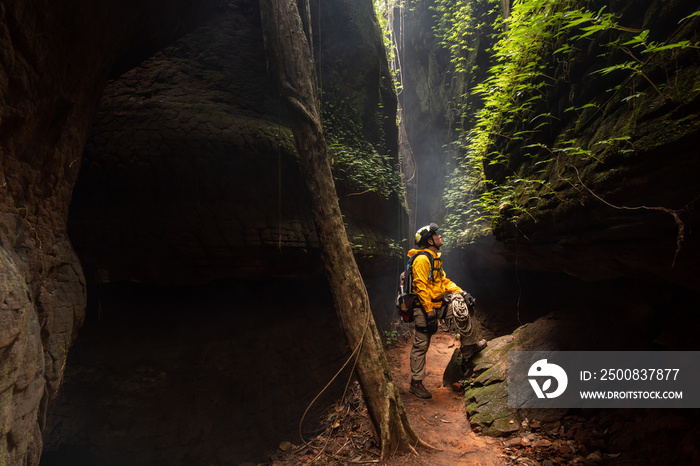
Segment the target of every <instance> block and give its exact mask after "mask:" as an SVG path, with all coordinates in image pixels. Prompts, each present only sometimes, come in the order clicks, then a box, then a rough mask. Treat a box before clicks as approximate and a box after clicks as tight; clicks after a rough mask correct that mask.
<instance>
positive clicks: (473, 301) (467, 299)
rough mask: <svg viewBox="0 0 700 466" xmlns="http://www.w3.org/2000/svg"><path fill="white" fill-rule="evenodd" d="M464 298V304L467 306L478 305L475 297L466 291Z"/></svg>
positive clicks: (463, 292) (463, 293)
mask: <svg viewBox="0 0 700 466" xmlns="http://www.w3.org/2000/svg"><path fill="white" fill-rule="evenodd" d="M462 296H463V297H464V302H466V303H467V306H470V307H471V306H473V305H474V304H476V298H475V297H474V296H472V295H470V294H469V293H467V292H466V291H462Z"/></svg>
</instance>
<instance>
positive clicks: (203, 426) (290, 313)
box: [41, 279, 349, 466]
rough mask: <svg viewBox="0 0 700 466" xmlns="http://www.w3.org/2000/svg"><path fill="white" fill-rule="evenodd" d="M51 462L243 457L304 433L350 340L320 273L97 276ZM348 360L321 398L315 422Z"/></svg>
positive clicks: (59, 411)
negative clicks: (209, 278)
mask: <svg viewBox="0 0 700 466" xmlns="http://www.w3.org/2000/svg"><path fill="white" fill-rule="evenodd" d="M88 296H89V305H88V310H87V317H86V322H85V325H84V326H83V328H82V329H81V330H80V334H79V337H78V339H77V341H76V343H75V346H74V347H73V348H72V349H71V353H70V356H69V358H68V363H67V366H66V369H65V370H66V372H65V379H64V383H63V386H62V388H61V390H60V392H59V394H58V397H57V399H56V400H55V401H54V402H53V403H52V404H51V406H50V408H49V412H48V416H47V422H46V429H45V433H44V445H45V446H44V454H43V457H42V463H41V464H42V465H49V466H51V465H67V464H70V465H73V466H74V465H79V464H100V465H106V466H109V465H124V464H130V465H154V464H238V463H239V462H242V461H246V460H250V459H251V458H255V457H257V456H259V455H260V454H261V453H262V452H264V451H266V449H270V448H274V447H276V446H277V445H278V444H279V442H280V441H282V440H285V439H287V440H290V441H293V442H298V438H299V421H300V419H301V418H302V415H303V413H304V411H305V410H306V408H307V406H308V405H309V403H310V402H311V401H312V399H313V398H314V397H315V396H316V395H317V394H318V393H319V392H320V391H321V389H322V388H323V387H324V386H325V385H326V384H327V383H328V382H329V381H330V380H331V378H332V377H333V375H334V374H335V373H336V371H338V369H339V368H340V367H341V366H342V365H343V363H344V361H345V359H346V358H347V356H348V354H349V351H348V348H347V346H346V343H345V338H344V335H343V334H342V331H341V330H340V327H339V325H338V323H337V318H336V315H335V312H334V310H333V306H332V302H331V297H330V293H329V291H328V286H327V284H326V282H325V281H324V280H322V279H304V280H295V279H284V280H282V279H278V280H265V281H251V280H237V281H231V280H226V281H217V282H213V283H210V284H207V285H202V286H192V287H167V286H153V285H144V284H137V283H126V282H121V283H109V284H102V285H92V286H91V287H90V288H89V291H88ZM348 376H349V375H348V373H347V371H345V372H344V373H343V374H341V376H340V377H339V378H338V379H337V382H334V383H333V384H332V385H331V386H330V387H329V389H328V390H327V391H326V392H325V393H324V394H323V395H322V396H321V397H320V398H319V400H317V401H316V402H315V403H314V405H313V407H312V408H311V409H310V411H309V414H308V415H307V417H306V419H305V422H304V425H303V427H302V430H303V431H304V433H305V435H310V434H311V433H313V432H314V431H315V430H316V429H317V428H318V425H319V420H320V419H321V417H322V416H323V414H324V409H325V407H327V406H329V404H330V403H331V402H332V401H334V400H335V399H337V398H338V397H339V396H340V393H341V392H342V389H343V387H344V383H345V381H346V380H347V377H348Z"/></svg>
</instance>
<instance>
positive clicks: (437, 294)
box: [408, 248, 462, 312]
mask: <svg viewBox="0 0 700 466" xmlns="http://www.w3.org/2000/svg"><path fill="white" fill-rule="evenodd" d="M421 251H427V252H428V253H429V254H431V255H432V256H433V273H432V276H430V259H428V257H427V256H425V255H423V254H421V255H420V256H418V257H416V258H415V259H414V260H413V282H412V284H411V288H412V291H413V292H414V293H415V294H417V295H418V298H419V299H420V303H421V306H423V309H424V310H425V312H431V311H433V310H435V309H439V308H440V307H441V306H442V298H443V296H445V293H461V292H462V289H461V288H460V287H458V286H457V285H456V284H455V283H454V282H453V281H452V280H450V279H448V278H447V276H446V275H445V271H444V270H443V269H442V259H440V253H439V252H437V253H434V252H433V251H431V250H430V249H427V248H425V249H411V250H410V251H408V257H411V256H413V255H414V254H416V253H418V252H421Z"/></svg>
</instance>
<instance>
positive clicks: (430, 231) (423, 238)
mask: <svg viewBox="0 0 700 466" xmlns="http://www.w3.org/2000/svg"><path fill="white" fill-rule="evenodd" d="M438 228H439V227H438V224H437V223H434V222H433V223H431V224H430V225H426V226H424V227H422V228H420V229H419V230H418V231H417V232H416V244H417V245H418V246H427V245H428V239H430V238H432V237H433V235H434V234H435V233H437V231H438Z"/></svg>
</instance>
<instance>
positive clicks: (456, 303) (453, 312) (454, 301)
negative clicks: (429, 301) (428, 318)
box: [439, 293, 472, 335]
mask: <svg viewBox="0 0 700 466" xmlns="http://www.w3.org/2000/svg"><path fill="white" fill-rule="evenodd" d="M445 302H446V303H447V312H445V318H444V319H439V324H440V328H441V329H442V330H443V331H444V332H448V333H449V332H459V333H461V334H462V335H466V334H467V333H469V332H470V331H471V329H472V319H470V318H469V306H467V302H466V301H465V300H464V296H462V295H461V294H460V293H447V294H446V295H445Z"/></svg>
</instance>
